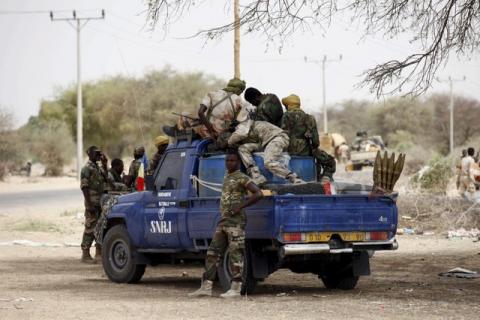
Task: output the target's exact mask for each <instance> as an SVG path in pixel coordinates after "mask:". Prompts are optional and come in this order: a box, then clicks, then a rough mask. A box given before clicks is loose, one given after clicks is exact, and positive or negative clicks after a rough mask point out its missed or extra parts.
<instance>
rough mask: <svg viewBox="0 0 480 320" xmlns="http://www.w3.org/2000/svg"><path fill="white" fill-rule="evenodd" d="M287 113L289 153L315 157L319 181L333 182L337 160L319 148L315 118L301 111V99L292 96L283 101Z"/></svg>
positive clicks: (286, 127)
mask: <svg viewBox="0 0 480 320" xmlns="http://www.w3.org/2000/svg"><path fill="white" fill-rule="evenodd" d="M282 103H283V105H285V107H286V108H287V112H285V114H284V115H283V119H282V129H283V130H285V131H287V132H288V136H289V137H290V144H289V145H288V153H289V154H290V155H295V156H313V157H315V160H316V164H317V178H318V179H317V180H318V181H320V182H322V183H326V182H330V181H332V180H333V174H334V173H335V170H336V163H335V159H334V158H333V157H332V156H331V155H329V154H328V153H326V152H325V151H323V150H320V149H319V148H318V147H319V145H320V142H319V138H318V131H317V123H316V121H315V118H314V117H312V116H311V115H309V114H307V113H305V112H304V111H303V110H302V109H300V98H299V97H298V96H297V95H295V94H291V95H289V96H288V97H285V98H283V99H282Z"/></svg>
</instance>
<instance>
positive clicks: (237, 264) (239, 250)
mask: <svg viewBox="0 0 480 320" xmlns="http://www.w3.org/2000/svg"><path fill="white" fill-rule="evenodd" d="M227 248H228V254H229V256H230V263H231V270H232V279H233V281H242V274H243V260H244V254H245V228H243V227H240V226H237V227H227V226H224V225H222V224H221V223H219V224H218V225H217V228H216V229H215V233H214V235H213V239H212V242H211V243H210V246H209V247H208V250H207V257H206V258H205V272H204V273H203V280H210V281H215V278H216V275H217V270H218V267H219V265H220V264H221V263H222V261H223V256H224V254H225V252H226V250H227Z"/></svg>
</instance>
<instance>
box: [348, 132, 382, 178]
mask: <svg viewBox="0 0 480 320" xmlns="http://www.w3.org/2000/svg"><path fill="white" fill-rule="evenodd" d="M382 150H385V144H384V143H383V140H382V137H381V136H370V137H369V136H368V133H367V131H366V130H361V131H358V132H357V136H356V138H355V140H354V141H353V143H352V145H351V146H350V157H349V162H348V164H347V165H346V167H345V170H347V171H357V170H362V168H363V167H365V166H371V167H373V164H374V163H375V157H376V156H377V152H378V151H382Z"/></svg>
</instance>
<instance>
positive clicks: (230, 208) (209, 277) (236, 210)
mask: <svg viewBox="0 0 480 320" xmlns="http://www.w3.org/2000/svg"><path fill="white" fill-rule="evenodd" d="M225 166H226V168H227V173H226V175H225V178H224V182H223V186H222V196H221V199H220V212H221V215H222V218H221V219H220V221H219V222H218V224H217V227H216V229H215V233H214V234H213V237H212V242H211V243H210V246H209V247H208V250H207V256H206V258H205V272H204V274H203V277H202V285H201V287H200V289H198V290H197V291H195V292H192V293H190V294H189V296H191V297H201V296H211V295H212V285H213V281H214V280H215V278H216V276H217V268H218V266H219V264H220V263H221V259H220V258H221V257H222V256H223V255H224V253H225V251H226V249H227V248H228V249H229V254H230V259H231V261H232V264H233V266H232V274H233V279H232V283H231V287H230V290H228V291H227V292H225V293H224V294H221V295H220V297H222V298H234V297H238V296H240V292H241V288H242V274H243V262H244V255H245V225H246V223H247V217H246V215H245V210H244V209H245V208H246V207H249V206H251V205H253V204H254V203H256V202H257V201H259V200H260V199H261V198H262V197H263V195H262V192H261V190H260V189H259V188H258V187H257V185H256V184H255V183H253V182H252V180H251V179H250V178H249V177H248V176H247V175H245V174H244V173H242V172H241V171H240V156H239V155H238V153H237V152H234V151H229V152H228V154H227V156H226V158H225ZM247 191H250V192H251V193H252V195H251V196H250V197H249V198H248V199H247V200H246V201H244V197H245V195H246V193H247Z"/></svg>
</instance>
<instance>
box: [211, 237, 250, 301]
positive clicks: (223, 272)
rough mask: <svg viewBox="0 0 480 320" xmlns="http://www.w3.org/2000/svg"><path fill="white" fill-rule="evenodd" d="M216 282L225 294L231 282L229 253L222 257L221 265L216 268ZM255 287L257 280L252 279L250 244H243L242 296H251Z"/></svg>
mask: <svg viewBox="0 0 480 320" xmlns="http://www.w3.org/2000/svg"><path fill="white" fill-rule="evenodd" d="M217 273H218V280H219V281H220V285H221V286H222V289H223V290H224V291H225V292H226V291H228V290H229V289H230V284H231V282H232V263H231V261H230V255H229V251H228V249H227V251H226V252H225V254H224V255H223V259H222V263H221V265H220V266H219V267H218V271H217ZM256 285H257V280H256V279H255V278H254V277H253V268H252V263H251V257H250V244H249V243H248V242H246V243H245V257H244V261H243V276H242V291H241V293H242V295H245V294H252V293H253V291H254V290H255V287H256Z"/></svg>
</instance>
